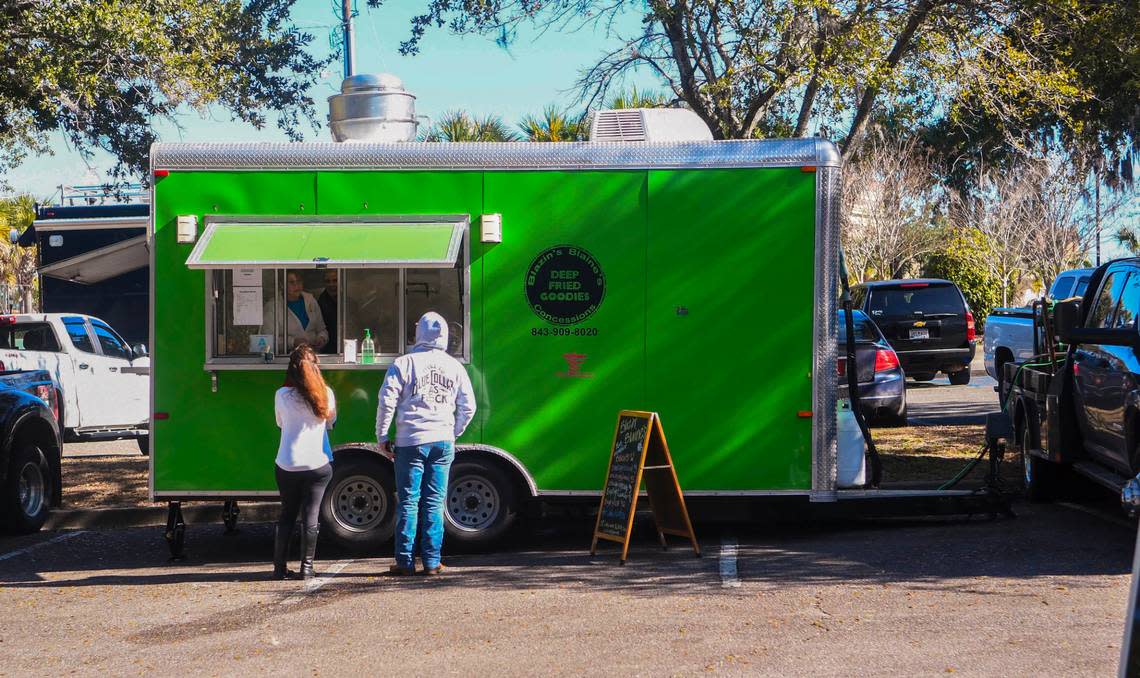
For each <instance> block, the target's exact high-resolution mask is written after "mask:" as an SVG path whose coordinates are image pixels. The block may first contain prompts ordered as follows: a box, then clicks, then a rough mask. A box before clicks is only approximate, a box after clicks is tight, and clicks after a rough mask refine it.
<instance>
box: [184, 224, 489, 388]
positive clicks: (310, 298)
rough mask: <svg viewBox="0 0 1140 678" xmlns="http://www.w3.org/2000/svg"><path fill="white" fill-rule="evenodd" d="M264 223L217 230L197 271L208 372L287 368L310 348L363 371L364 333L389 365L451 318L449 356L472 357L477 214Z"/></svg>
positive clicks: (196, 260) (194, 263)
mask: <svg viewBox="0 0 1140 678" xmlns="http://www.w3.org/2000/svg"><path fill="white" fill-rule="evenodd" d="M260 219H261V220H260V221H258V222H257V223H249V222H247V223H242V222H233V221H230V220H228V219H227V221H219V222H217V223H209V220H208V222H207V227H206V230H205V232H204V233H203V235H202V238H201V239H200V240H199V242H198V243H197V245H196V246H195V248H194V251H193V253H192V254H191V256H190V258H189V259H188V260H187V262H186V263H187V266H189V267H190V268H201V269H208V270H207V271H206V280H207V285H206V287H207V300H208V309H207V337H208V346H207V355H206V363H207V365H206V366H207V368H208V369H219V368H221V369H224V368H226V367H227V366H231V367H239V368H240V367H241V366H246V367H249V366H255V365H257V366H267V365H268V366H274V367H277V368H283V367H284V364H285V362H286V357H287V355H288V353H289V351H291V350H292V349H293V347H294V346H296V345H298V344H299V343H302V342H304V343H307V344H309V345H310V346H313V347H314V348H315V349H316V350H317V352H318V353H320V354H322V355H323V356H325V357H324V358H323V359H322V364H324V365H337V364H349V363H351V362H355V364H357V365H360V364H361V362H360V361H361V358H362V356H361V352H362V348H363V347H362V344H363V339H364V334H365V330H367V331H368V333H369V335H370V337H371V338H372V341H373V344H374V346H375V354H376V361H375V364H376V365H386V364H388V363H390V362H391V359H392V358H394V357H395V356H397V355H399V354H401V353H403V352H405V351H406V350H407V349H408V348H410V347H411V346H412V345H413V344H414V342H415V326H416V321H417V320H418V319H419V317H420V315H422V314H423V313H425V312H427V311H436V312H437V313H439V314H441V315H442V316H443V317H444V318H446V319H447V321H448V325H449V329H450V333H449V346H448V351H449V352H450V353H451V354H452V355H455V356H456V357H458V358H460V359H463V360H466V359H468V358H469V352H468V347H467V343H468V340H469V333H468V331H467V327H468V325H469V322H468V321H469V316H470V308H469V303H468V285H469V273H468V263H469V248H468V246H467V242H466V236H467V225H468V222H467V217H466V216H460V217H446V218H441V217H432V218H431V220H430V221H426V220H425V221H418V222H408V221H400V222H393V221H387V220H386V221H376V222H364V223H361V222H359V221H354V222H313V221H307V222H303V223H302V222H289V223H277V222H268V221H266V220H265V218H264V217H261V218H260ZM357 219H358V218H357ZM338 234H339V235H338ZM346 341H347V342H348V344H346ZM352 342H355V351H353V350H352V348H353V347H352ZM346 348H347V350H346ZM353 352H355V361H353V359H352V358H351V357H350V356H351V354H352V353H353Z"/></svg>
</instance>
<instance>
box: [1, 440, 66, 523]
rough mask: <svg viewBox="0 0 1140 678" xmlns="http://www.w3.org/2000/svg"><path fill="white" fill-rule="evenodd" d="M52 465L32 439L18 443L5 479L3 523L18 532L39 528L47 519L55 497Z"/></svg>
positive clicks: (2, 499)
mask: <svg viewBox="0 0 1140 678" xmlns="http://www.w3.org/2000/svg"><path fill="white" fill-rule="evenodd" d="M52 478H53V476H52V473H51V466H50V465H49V464H48V461H47V458H46V457H44V453H43V452H42V451H40V448H38V447H36V446H35V445H32V444H30V443H25V444H23V445H21V446H19V447H17V448H16V449H15V450H14V451H13V453H12V461H11V463H10V465H9V466H8V480H7V482H5V483H4V496H3V497H2V498H0V501H2V503H3V511H2V514H3V517H4V524H5V525H6V526H7V528H8V529H10V530H12V531H13V532H17V533H19V534H28V533H31V532H37V531H39V529H40V528H41V527H43V525H44V523H45V522H46V521H47V517H48V511H49V510H50V508H49V507H50V506H51V497H52Z"/></svg>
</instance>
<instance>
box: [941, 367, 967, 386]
mask: <svg viewBox="0 0 1140 678" xmlns="http://www.w3.org/2000/svg"><path fill="white" fill-rule="evenodd" d="M946 376H947V377H949V378H950V384H951V385H953V386H965V385H966V384H968V383H970V368H969V367H968V366H967V367H966V368H965V369H961V370H958V371H957V372H951V373H950V374H948V375H946Z"/></svg>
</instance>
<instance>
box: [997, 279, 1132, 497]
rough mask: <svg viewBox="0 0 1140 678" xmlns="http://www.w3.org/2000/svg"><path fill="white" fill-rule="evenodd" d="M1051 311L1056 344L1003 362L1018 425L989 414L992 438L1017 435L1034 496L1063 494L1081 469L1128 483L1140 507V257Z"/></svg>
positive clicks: (1123, 486)
mask: <svg viewBox="0 0 1140 678" xmlns="http://www.w3.org/2000/svg"><path fill="white" fill-rule="evenodd" d="M1046 317H1048V318H1051V323H1050V324H1048V325H1047V326H1046V327H1045V328H1044V332H1045V335H1046V336H1047V337H1049V341H1047V342H1046V347H1047V350H1048V349H1049V348H1052V349H1053V350H1048V352H1046V353H1044V354H1042V355H1037V356H1033V357H1032V358H1030V359H1029V360H1026V361H1022V362H1019V363H1006V364H1005V365H1004V374H1003V377H1004V378H1003V380H1002V383H1003V385H1004V389H1005V392H1003V393H1002V394H1001V400H1002V402H1003V403H1004V408H1003V409H1004V413H1005V414H1006V415H1008V422H1010V424H1011V429H1012V430H1010V431H1009V433H1008V435H1001V434H1000V433H999V432H998V429H1000V427H1001V423H1000V422H1001V421H1002V418H1001V417H1000V416H999V417H991V418H990V422H989V423H988V425H987V428H988V429H990V430H987V438H989V439H991V440H993V439H996V438H998V437H1006V438H1007V439H1011V440H1012V441H1013V442H1015V443H1016V445H1017V447H1018V449H1019V450H1020V452H1021V456H1022V460H1023V462H1024V468H1025V474H1024V482H1025V490H1026V493H1027V494H1028V495H1029V498H1030V499H1035V500H1045V499H1050V498H1054V497H1056V496H1058V495H1060V494H1064V493H1065V492H1066V491H1067V490H1068V489H1069V487H1068V483H1070V482H1071V474H1072V473H1074V472H1075V473H1078V474H1080V475H1083V476H1085V477H1087V478H1089V479H1091V480H1093V481H1095V482H1096V483H1099V484H1100V485H1103V486H1105V487H1107V488H1110V489H1112V490H1114V491H1118V492H1122V501H1124V503H1125V504H1126V508H1128V509H1129V510H1130V511H1136V510H1137V509H1138V508H1140V483H1138V482H1136V481H1135V480H1134V478H1135V477H1136V476H1137V474H1138V473H1140V322H1138V319H1140V259H1138V258H1130V259H1120V260H1116V261H1112V262H1109V263H1107V264H1105V265H1103V266H1100V267H1099V268H1097V269H1096V270H1095V271H1094V272H1093V273H1092V276H1091V277H1090V279H1089V286H1088V289H1087V290H1086V291H1085V294H1084V297H1083V298H1082V299H1080V300H1079V301H1078V300H1072V301H1064V302H1059V303H1057V304H1056V305H1055V306H1054V308H1053V311H1052V313H1051V314H1046ZM1054 339H1055V340H1054ZM1057 347H1060V349H1058V348H1057Z"/></svg>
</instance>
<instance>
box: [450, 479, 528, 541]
mask: <svg viewBox="0 0 1140 678" xmlns="http://www.w3.org/2000/svg"><path fill="white" fill-rule="evenodd" d="M517 497H518V493H517V492H516V489H515V483H514V482H512V479H511V477H510V476H508V475H507V474H506V473H505V472H504V471H503V470H502V468H500V467H499V465H497V464H495V463H494V462H492V461H489V460H472V461H459V462H456V463H455V464H453V465H452V467H451V477H450V480H449V482H448V484H447V497H445V499H444V515H445V519H444V530H445V531H446V534H447V539H448V540H450V541H451V542H452V543H458V544H463V545H465V546H469V547H475V548H483V547H487V546H490V545H492V544H495V543H497V542H498V541H500V540H501V539H503V538H504V537H506V536H507V534H508V533H510V531H511V529H512V528H514V526H515V525H516V523H517V522H518V509H519V505H518V499H517Z"/></svg>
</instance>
